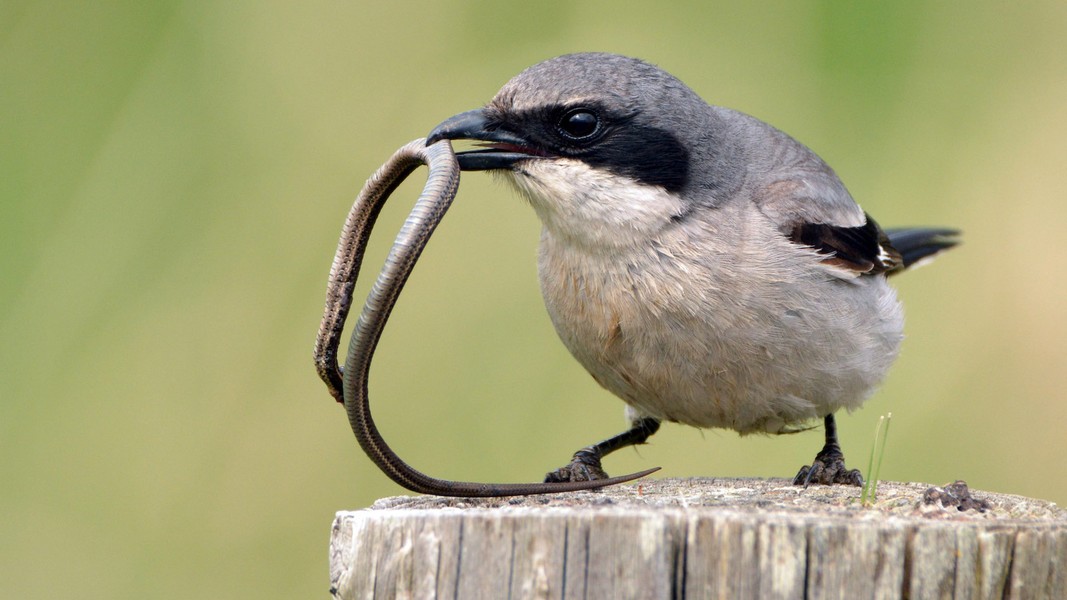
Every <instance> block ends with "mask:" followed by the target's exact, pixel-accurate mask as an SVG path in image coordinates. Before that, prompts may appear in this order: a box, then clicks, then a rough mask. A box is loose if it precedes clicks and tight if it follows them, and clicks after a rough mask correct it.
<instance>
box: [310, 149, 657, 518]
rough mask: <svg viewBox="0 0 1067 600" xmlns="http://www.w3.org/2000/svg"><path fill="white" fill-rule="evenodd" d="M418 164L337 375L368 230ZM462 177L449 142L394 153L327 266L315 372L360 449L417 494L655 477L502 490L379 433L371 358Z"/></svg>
mask: <svg viewBox="0 0 1067 600" xmlns="http://www.w3.org/2000/svg"><path fill="white" fill-rule="evenodd" d="M422 164H426V165H428V166H429V169H430V173H429V175H428V177H427V180H426V185H425V187H424V189H423V192H422V195H420V196H419V199H418V201H417V202H416V204H415V207H414V208H413V209H412V211H411V214H410V215H409V216H408V218H407V220H406V221H405V222H404V225H403V226H402V227H401V229H400V233H399V234H398V235H397V238H396V241H395V242H394V243H393V247H392V249H391V250H390V252H389V255H388V257H387V258H386V260H385V265H384V266H383V267H382V271H381V273H380V274H379V276H378V279H377V280H376V281H375V283H374V286H373V288H372V289H371V291H370V294H369V295H368V296H367V300H366V303H365V304H364V306H363V311H362V313H361V314H360V316H359V320H358V321H357V322H356V326H355V330H354V332H353V333H352V339H351V342H350V344H349V348H348V354H347V357H346V359H345V366H344V370H343V371H342V370H341V369H340V367H339V366H338V364H337V350H338V345H339V344H340V340H341V333H342V329H343V327H344V324H345V319H346V318H347V316H348V312H349V308H350V307H351V304H352V292H353V290H354V288H355V285H356V279H357V277H358V276H359V271H360V267H361V266H362V263H363V256H364V253H365V252H366V249H367V242H368V241H369V240H370V234H371V230H372V228H373V227H374V223H375V221H376V220H377V218H378V214H379V213H380V211H381V209H382V206H383V205H384V204H385V201H386V200H387V199H388V198H389V196H390V194H392V193H393V191H395V190H396V188H397V186H398V185H400V183H401V182H402V181H403V180H404V179H405V178H406V177H407V176H408V175H410V174H411V173H412V172H413V171H414V170H415V169H416V168H418V166H419V165H422ZM459 172H460V168H459V165H458V163H457V161H456V156H455V154H453V152H452V147H451V145H450V144H449V142H447V141H442V142H438V143H436V144H433V145H430V146H427V145H426V143H425V140H422V139H418V140H415V141H413V142H411V143H409V144H407V145H405V146H403V147H402V148H400V149H399V150H397V151H396V153H395V154H394V155H393V156H392V157H391V158H390V159H389V160H388V161H387V162H386V163H385V164H384V165H382V167H381V168H379V169H378V171H377V172H375V173H374V175H372V176H371V178H370V179H369V180H367V183H366V184H365V185H364V186H363V190H362V191H361V192H360V194H359V196H358V197H357V198H356V201H355V203H354V204H353V206H352V210H351V211H350V212H349V214H348V218H347V219H346V221H345V225H344V228H343V229H342V231H341V239H340V241H339V242H338V244H337V254H336V256H335V258H334V261H333V265H332V267H331V268H330V278H329V282H328V285H327V290H326V308H325V312H324V314H323V318H322V324H321V325H320V327H319V334H318V338H317V339H316V342H315V368H316V370H317V371H318V374H319V377H321V378H322V380H323V381H324V382H325V383H326V387H327V388H328V389H329V391H330V394H331V395H332V396H333V397H334V398H335V399H336V400H337V401H338V402H341V403H343V404H344V406H345V410H346V411H347V413H348V420H349V423H350V425H351V426H352V431H353V433H354V434H355V436H356V440H357V441H358V442H359V445H360V447H361V448H363V451H364V452H365V453H366V454H367V456H368V457H370V459H371V460H372V461H374V464H375V465H377V466H378V468H380V469H381V470H382V472H384V473H385V474H386V475H388V476H389V477H390V478H391V479H392V480H393V481H395V482H397V483H399V484H400V485H402V486H404V487H405V488H407V489H409V490H411V491H414V492H419V493H423V494H436V495H439V496H466V497H474V496H517V495H527V494H544V493H550V492H569V491H576V490H587V489H594V488H598V487H603V486H606V485H613V484H616V483H622V482H624V481H630V480H633V479H637V478H639V477H644V476H645V475H648V474H649V473H653V472H655V471H657V470H658V469H649V470H646V471H642V472H640V473H634V474H633V475H627V476H624V477H615V478H610V479H602V480H598V481H573V482H553V483H502V484H493V483H471V482H462V481H449V480H444V479H437V478H435V477H431V476H429V475H426V474H424V473H421V472H420V471H417V470H416V469H414V468H413V467H411V466H410V465H408V464H407V463H406V462H405V461H403V460H402V459H401V458H400V457H399V456H397V454H396V453H395V452H394V451H393V450H392V449H391V448H390V447H389V445H388V444H387V443H386V442H385V440H384V439H383V438H382V436H381V434H380V433H379V432H378V429H377V427H376V426H375V424H374V420H373V419H372V418H371V413H370V402H369V398H368V392H367V383H368V377H369V374H370V365H371V358H373V356H374V350H375V347H376V346H377V344H378V340H379V339H380V337H381V335H382V331H383V329H384V328H385V324H386V321H387V320H388V319H389V314H390V312H391V311H392V309H393V306H394V305H395V304H396V301H397V298H398V297H399V295H400V292H401V290H402V289H403V287H404V283H405V282H406V281H407V279H408V276H409V275H410V274H411V270H412V268H413V267H414V266H415V262H416V261H417V260H418V258H419V255H420V254H421V253H422V251H423V249H424V248H425V247H426V243H427V242H428V241H429V239H430V236H431V235H432V234H433V231H434V229H435V228H436V227H437V225H438V224H439V223H440V222H441V219H442V218H443V217H444V215H445V211H447V210H448V207H449V206H450V205H451V203H452V200H453V198H455V196H456V191H457V189H458V188H459Z"/></svg>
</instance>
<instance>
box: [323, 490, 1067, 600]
mask: <svg viewBox="0 0 1067 600" xmlns="http://www.w3.org/2000/svg"><path fill="white" fill-rule="evenodd" d="M930 487H931V486H929V485H927V484H917V483H891V482H882V483H881V484H879V486H878V498H877V500H876V501H875V502H874V503H873V504H872V505H870V506H868V507H863V506H861V505H860V503H859V494H860V491H859V489H858V488H847V487H844V486H833V487H826V486H812V487H809V488H808V489H802V488H798V487H795V486H793V485H791V484H790V482H788V481H786V480H782V479H771V480H765V479H662V480H651V481H645V482H642V483H637V484H631V485H627V486H619V487H614V488H609V489H607V490H604V491H602V492H579V493H572V494H555V495H548V496H530V497H519V498H498V499H469V498H439V497H434V496H418V497H404V496H401V497H394V498H386V499H383V500H379V501H378V502H376V503H375V504H374V505H373V506H372V507H370V508H368V509H364V510H357V511H342V512H339V513H337V517H336V519H335V521H334V524H333V532H332V537H331V540H330V577H331V584H332V587H331V591H332V592H333V593H334V594H335V595H336V597H338V598H344V599H350V598H396V597H400V598H447V599H451V598H456V599H469V598H475V599H477V598H730V599H733V598H847V599H853V598H916V599H920V598H921V599H925V598H1050V599H1064V598H1067V511H1064V510H1063V509H1061V508H1059V507H1057V506H1056V505H1055V504H1052V503H1049V502H1044V501H1041V500H1033V499H1029V498H1023V497H1020V496H1010V495H1004V494H996V493H990V492H977V491H976V492H973V496H974V497H975V498H978V499H979V500H986V501H988V502H989V506H990V507H989V509H988V510H985V511H984V512H980V511H979V510H976V509H973V508H972V509H969V510H964V511H961V510H959V509H958V508H957V507H954V506H948V507H946V506H943V505H942V504H941V503H940V502H935V503H933V504H927V503H924V501H923V496H924V492H926V491H927V490H928V489H929V488H930Z"/></svg>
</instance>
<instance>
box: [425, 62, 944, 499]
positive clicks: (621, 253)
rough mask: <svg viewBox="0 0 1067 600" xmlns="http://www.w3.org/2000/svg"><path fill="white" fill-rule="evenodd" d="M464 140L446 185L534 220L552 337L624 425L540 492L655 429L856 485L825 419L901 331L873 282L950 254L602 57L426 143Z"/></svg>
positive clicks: (742, 120)
mask: <svg viewBox="0 0 1067 600" xmlns="http://www.w3.org/2000/svg"><path fill="white" fill-rule="evenodd" d="M441 139H450V140H474V141H475V142H478V143H479V145H480V146H481V147H480V148H479V149H476V150H471V151H466V152H460V153H458V157H459V163H460V167H461V169H463V170H465V171H481V170H491V171H494V172H497V173H502V174H503V175H505V177H506V178H507V179H508V180H510V182H511V183H513V184H514V186H515V188H516V189H518V190H519V192H520V193H521V194H522V195H523V196H525V197H526V198H527V199H528V200H529V202H530V204H531V205H532V206H533V208H534V210H535V211H536V212H537V215H538V216H539V217H540V219H541V222H542V223H543V229H542V233H541V246H540V252H539V259H538V267H539V275H540V280H541V291H542V294H543V295H544V300H545V306H546V307H547V309H548V314H549V316H550V317H551V319H552V323H553V324H554V325H555V328H556V332H557V333H558V334H559V337H560V339H562V340H563V343H564V344H565V345H566V347H567V348H568V349H569V350H570V352H571V354H573V355H574V357H575V358H576V359H578V361H579V362H580V363H581V364H582V366H584V367H585V368H586V369H587V370H588V371H589V373H590V374H591V375H592V376H593V378H594V379H595V380H596V381H597V382H598V383H599V384H600V385H601V386H603V387H604V388H606V389H608V390H609V391H611V392H612V393H614V394H615V395H617V396H618V397H619V398H621V399H622V400H623V401H624V402H625V403H626V404H627V416H628V417H629V419H630V422H631V428H630V429H629V430H628V431H626V432H624V433H621V434H619V435H617V436H615V437H613V438H610V439H607V440H604V441H602V442H600V443H598V444H594V445H592V446H589V447H586V448H583V449H581V450H579V451H578V452H576V453H575V454H574V457H573V459H572V461H571V462H570V464H568V465H567V466H565V467H562V468H560V469H558V470H556V471H553V472H551V473H549V474H548V475H547V477H546V481H581V480H587V479H600V478H605V477H607V475H606V474H605V473H604V471H603V469H602V468H601V458H602V457H603V456H605V455H607V454H608V453H610V452H612V451H614V450H617V449H619V448H621V447H625V446H630V445H635V444H641V443H644V442H645V440H646V439H647V438H648V437H649V436H650V435H652V434H653V433H655V431H656V430H657V429H658V428H659V425H660V422H661V421H672V422H677V423H684V424H687V425H692V426H695V427H719V428H726V429H733V430H735V431H738V432H740V433H742V434H746V433H754V432H763V433H785V432H790V431H795V430H797V429H798V428H803V427H804V426H805V424H806V423H808V422H810V421H811V420H813V419H817V418H822V419H823V420H824V423H825V433H826V443H825V446H824V447H823V449H822V450H821V451H820V452H819V453H818V454H817V455H816V457H815V460H814V462H813V463H812V464H811V465H810V466H805V467H803V468H802V469H801V470H800V472H799V473H798V474H797V476H796V478H795V480H794V482H795V483H797V484H805V485H806V484H808V483H824V484H830V483H843V484H853V485H859V484H861V483H862V481H863V478H862V476H861V475H860V473H859V471H857V470H854V469H853V470H849V469H847V468H846V467H845V462H844V455H843V454H842V452H841V448H840V446H839V444H838V439H837V431H836V424H835V422H834V413H835V412H836V411H837V410H839V409H841V408H845V409H849V410H851V409H854V408H856V407H858V406H859V405H860V404H862V403H863V401H864V400H865V399H866V398H867V397H868V396H869V395H870V394H871V392H872V390H873V389H874V388H875V387H876V386H877V385H878V384H879V382H880V381H881V380H882V378H883V377H884V376H885V374H886V371H887V370H888V369H889V367H890V365H891V364H892V363H893V361H894V359H895V358H896V356H897V351H898V349H899V347H900V342H901V338H902V332H903V327H904V319H903V314H902V312H901V307H900V303H899V302H898V301H897V298H896V294H895V293H894V291H893V289H892V288H891V287H890V286H889V284H888V283H887V281H886V277H887V275H890V274H893V273H896V272H898V271H901V270H903V269H906V268H907V267H909V266H911V265H913V264H915V263H916V262H919V261H921V260H922V259H924V258H928V257H930V256H932V255H933V254H935V253H937V252H939V251H941V250H944V249H946V248H949V247H951V246H953V245H954V244H955V236H956V233H957V232H955V231H953V230H950V229H903V230H889V231H884V230H882V229H881V228H880V227H879V226H878V224H877V223H875V221H874V220H873V219H871V218H870V216H868V215H867V214H866V213H865V212H864V211H863V210H862V209H861V208H860V207H859V206H858V205H857V204H856V202H855V201H854V200H853V199H852V197H851V196H850V195H849V192H848V190H846V189H845V186H844V184H842V183H841V180H840V179H838V177H837V175H836V174H835V173H834V171H833V170H832V169H831V168H830V167H829V166H827V165H826V163H824V162H823V161H822V160H821V159H820V158H819V157H818V156H816V155H815V153H814V152H812V151H811V150H809V149H808V148H807V147H806V146H804V145H802V144H801V143H799V142H797V141H796V140H794V139H793V138H791V137H789V136H788V135H786V134H785V133H783V132H781V131H779V130H777V129H775V128H774V127H771V126H770V125H768V124H766V123H764V122H762V121H760V120H758V119H755V118H753V117H750V116H748V115H745V114H742V113H740V112H737V111H734V110H730V109H727V108H722V107H718V106H712V105H709V104H707V103H706V102H704V100H702V99H701V98H700V97H699V96H697V94H696V93H694V92H693V91H692V90H691V89H689V88H688V87H686V85H685V84H683V83H682V82H681V81H679V80H678V79H676V78H675V77H673V76H671V75H670V74H668V73H666V72H665V71H663V70H661V69H659V68H657V67H655V66H653V65H651V64H648V63H646V62H642V61H640V60H636V59H633V58H627V57H623V56H617V55H612V54H571V55H566V56H561V57H558V58H554V59H551V60H548V61H545V62H542V63H540V64H537V65H534V66H533V67H530V68H529V69H526V70H525V71H523V72H522V73H520V74H519V75H518V76H516V77H515V78H514V79H512V80H511V81H509V82H508V83H507V84H506V85H504V87H503V88H502V89H501V90H500V92H499V93H497V95H496V97H495V98H493V100H492V101H491V102H489V104H488V105H486V106H485V107H484V108H480V109H477V110H472V111H469V112H465V113H462V114H460V115H457V116H455V117H452V118H451V119H448V120H447V121H445V122H444V123H441V124H440V125H439V126H438V127H437V128H435V129H434V130H433V131H432V132H431V133H430V135H429V136H428V139H427V143H432V142H435V141H437V140H441Z"/></svg>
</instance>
